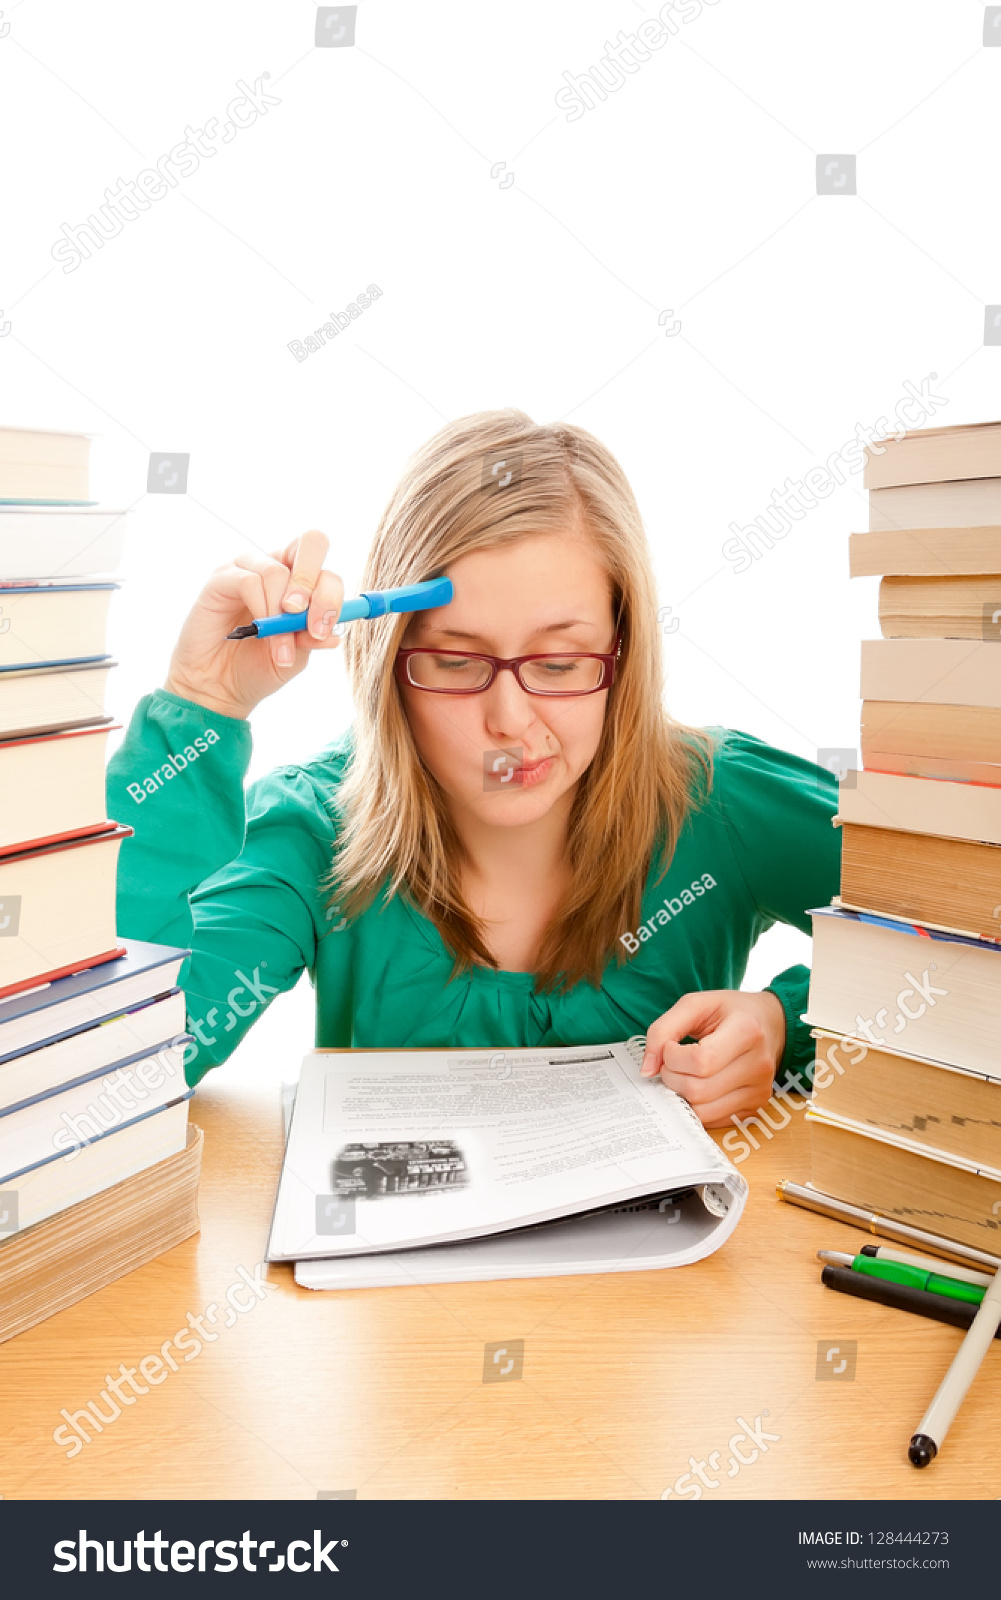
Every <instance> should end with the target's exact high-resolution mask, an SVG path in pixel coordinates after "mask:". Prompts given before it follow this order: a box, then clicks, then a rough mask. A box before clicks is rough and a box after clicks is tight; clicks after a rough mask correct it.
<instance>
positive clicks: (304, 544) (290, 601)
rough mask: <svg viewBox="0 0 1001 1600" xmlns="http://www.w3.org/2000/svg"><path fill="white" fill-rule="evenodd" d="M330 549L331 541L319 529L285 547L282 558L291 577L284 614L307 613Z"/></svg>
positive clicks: (312, 530) (314, 529)
mask: <svg viewBox="0 0 1001 1600" xmlns="http://www.w3.org/2000/svg"><path fill="white" fill-rule="evenodd" d="M329 549H330V540H329V539H328V538H327V536H326V534H325V533H320V532H319V530H318V529H316V528H311V529H310V530H309V532H308V533H304V534H301V535H300V537H299V538H298V539H293V540H292V543H291V544H289V545H286V547H285V549H284V551H283V552H282V555H281V558H280V559H281V561H282V563H283V565H284V566H285V567H287V568H288V573H289V577H288V590H287V592H286V594H285V600H284V607H283V609H284V610H286V611H305V609H306V607H307V606H308V605H309V600H310V596H311V595H312V593H313V590H314V588H315V587H316V580H317V578H318V577H319V575H320V569H321V568H322V566H323V560H324V557H325V556H326V554H327V551H328V550H329Z"/></svg>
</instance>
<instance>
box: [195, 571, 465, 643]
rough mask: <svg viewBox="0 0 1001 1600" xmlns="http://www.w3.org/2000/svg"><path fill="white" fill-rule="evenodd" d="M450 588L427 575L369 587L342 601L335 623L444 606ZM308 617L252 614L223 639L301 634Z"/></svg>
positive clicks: (290, 613) (447, 582)
mask: <svg viewBox="0 0 1001 1600" xmlns="http://www.w3.org/2000/svg"><path fill="white" fill-rule="evenodd" d="M453 593H454V590H453V588H452V580H451V578H431V579H429V580H428V582H427V583H408V584H406V585H405V586H404V587H403V588H402V589H369V590H368V591H367V592H364V593H362V594H360V595H359V596H358V597H357V599H355V600H345V602H344V604H343V605H342V606H341V609H340V612H339V613H338V617H337V620H338V622H357V621H359V620H360V619H361V618H363V617H384V616H385V615H386V613H387V612H390V611H430V610H431V609H432V607H433V606H447V605H448V603H449V601H450V600H451V598H452V595H453ZM308 617H309V611H308V608H307V610H305V611H286V612H283V613H282V615H281V616H280V617H256V618H255V619H254V621H253V622H248V623H247V624H246V626H245V627H242V628H234V629H233V632H232V633H227V635H226V637H227V639H269V638H270V637H271V635H272V634H274V633H301V632H302V630H303V629H304V628H305V626H306V622H307V619H308Z"/></svg>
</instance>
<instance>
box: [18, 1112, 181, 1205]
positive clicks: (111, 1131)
mask: <svg viewBox="0 0 1001 1600" xmlns="http://www.w3.org/2000/svg"><path fill="white" fill-rule="evenodd" d="M194 1092H195V1091H194V1089H189V1090H188V1092H187V1094H179V1095H178V1096H177V1099H176V1100H169V1101H168V1102H167V1104H166V1105H165V1106H155V1107H154V1109H153V1110H152V1111H143V1112H140V1114H139V1116H138V1117H132V1118H131V1119H130V1120H129V1121H128V1122H120V1123H119V1124H118V1126H117V1128H105V1130H104V1132H103V1133H99V1134H97V1135H96V1136H95V1137H94V1138H93V1139H89V1140H88V1141H87V1142H88V1144H97V1143H98V1142H99V1141H100V1140H101V1139H113V1138H114V1136H115V1134H116V1133H124V1131H125V1129H126V1128H134V1127H135V1125H136V1123H137V1122H145V1121H146V1119H147V1117H158V1116H159V1115H160V1113H161V1111H169V1109H170V1107H171V1106H176V1105H179V1104H180V1103H181V1101H182V1100H190V1099H191V1096H192V1095H193V1094H194ZM75 1148H77V1149H79V1148H80V1147H79V1146H76V1147H75ZM72 1154H73V1152H72V1151H67V1150H57V1151H56V1153H55V1154H54V1155H51V1156H46V1157H45V1159H44V1161H33V1162H32V1163H31V1165H30V1166H27V1167H21V1168H20V1169H19V1170H18V1171H17V1172H5V1173H2V1174H0V1185H5V1184H10V1183H12V1182H13V1180H14V1179H15V1178H23V1177H24V1175H25V1173H26V1172H37V1171H38V1169H39V1167H47V1166H49V1164H50V1163H51V1162H53V1161H64V1160H65V1159H66V1157H67V1155H72Z"/></svg>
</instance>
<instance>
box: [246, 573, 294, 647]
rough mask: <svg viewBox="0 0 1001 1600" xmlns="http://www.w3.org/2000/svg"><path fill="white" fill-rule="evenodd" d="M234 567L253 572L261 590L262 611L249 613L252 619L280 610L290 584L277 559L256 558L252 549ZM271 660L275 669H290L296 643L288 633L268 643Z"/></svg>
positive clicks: (274, 637) (275, 637) (279, 635)
mask: <svg viewBox="0 0 1001 1600" xmlns="http://www.w3.org/2000/svg"><path fill="white" fill-rule="evenodd" d="M235 565H236V566H237V567H240V568H241V569H243V570H244V571H246V572H253V573H256V574H257V576H258V578H259V579H260V582H261V585H262V587H263V590H264V610H263V611H257V612H255V611H251V613H250V614H251V616H252V617H254V616H257V617H273V616H276V615H277V614H278V613H279V612H280V611H281V609H282V600H283V598H284V596H285V591H286V588H287V586H288V581H289V571H288V567H287V566H286V565H285V563H284V562H283V561H279V560H278V558H277V557H276V556H262V555H258V553H257V552H256V551H255V550H248V551H245V552H244V554H243V555H239V556H237V558H236V562H235ZM268 647H269V649H270V651H271V659H272V661H273V662H274V664H275V666H276V667H290V666H291V665H292V663H293V662H294V660H295V640H294V638H293V636H292V635H291V634H289V633H278V634H274V635H273V636H272V637H271V638H270V639H269V640H268Z"/></svg>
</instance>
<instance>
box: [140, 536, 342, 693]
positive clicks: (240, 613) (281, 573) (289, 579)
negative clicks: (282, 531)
mask: <svg viewBox="0 0 1001 1600" xmlns="http://www.w3.org/2000/svg"><path fill="white" fill-rule="evenodd" d="M328 548H329V540H328V539H327V537H326V535H325V534H322V533H318V532H317V531H316V530H315V529H313V530H312V531H311V532H309V533H304V534H303V535H302V536H301V538H299V539H294V540H293V541H292V543H291V544H290V545H288V546H287V548H286V549H285V550H283V551H280V552H276V553H275V554H274V555H272V556H264V555H258V554H257V552H256V551H250V552H248V553H247V554H245V555H241V556H237V558H236V560H235V561H233V562H230V563H228V564H227V565H226V566H222V567H217V568H216V570H215V572H213V574H212V576H211V578H210V579H209V581H208V583H207V584H206V585H205V588H204V589H203V590H202V592H201V594H200V595H199V597H198V599H197V600H196V601H195V604H194V607H193V609H192V611H191V612H190V614H189V616H188V618H187V620H186V621H185V623H184V626H183V628H182V629H181V633H180V637H179V638H178V641H177V644H176V645H175V646H174V653H173V655H172V656H171V658H170V667H169V670H168V672H167V679H166V682H165V684H164V688H165V689H167V690H168V691H169V692H170V693H171V694H176V695H180V696H181V697H182V698H183V699H185V700H193V701H195V703H196V704H198V705H202V706H205V707H207V709H208V710H209V711H217V712H220V713H221V714H222V715H223V716H226V717H246V716H248V715H249V714H250V712H251V711H253V709H254V707H255V706H256V705H258V704H259V702H260V701H261V700H264V699H266V698H267V696H268V695H269V694H274V692H275V690H276V689H280V688H281V687H282V685H283V684H285V683H288V681H289V679H290V678H295V677H298V675H299V673H300V672H302V671H303V669H304V667H305V666H306V663H307V662H308V660H309V657H310V655H311V653H312V652H313V651H314V650H333V649H336V647H337V645H338V644H339V643H340V640H339V639H338V636H337V634H336V633H334V632H333V627H334V624H335V622H336V621H337V615H338V612H339V611H340V608H341V604H342V602H343V599H344V585H343V584H342V582H341V580H340V578H339V577H338V576H337V574H336V573H334V572H328V571H326V570H325V569H324V567H323V559H324V557H325V555H326V553H327V550H328ZM307 605H308V607H309V624H308V627H307V628H305V629H303V630H302V631H301V632H299V633H279V634H275V635H273V636H272V637H271V638H270V639H244V640H242V641H240V642H236V641H234V640H232V639H227V638H226V635H227V634H228V633H231V632H232V630H233V629H234V628H238V627H240V626H241V625H243V624H245V623H247V622H250V621H252V620H253V618H254V617H273V616H277V615H278V614H279V613H280V612H282V611H303V610H305V609H306V607H307Z"/></svg>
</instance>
